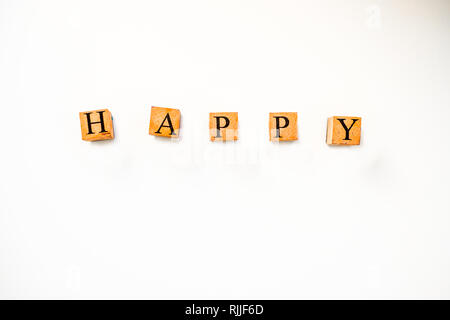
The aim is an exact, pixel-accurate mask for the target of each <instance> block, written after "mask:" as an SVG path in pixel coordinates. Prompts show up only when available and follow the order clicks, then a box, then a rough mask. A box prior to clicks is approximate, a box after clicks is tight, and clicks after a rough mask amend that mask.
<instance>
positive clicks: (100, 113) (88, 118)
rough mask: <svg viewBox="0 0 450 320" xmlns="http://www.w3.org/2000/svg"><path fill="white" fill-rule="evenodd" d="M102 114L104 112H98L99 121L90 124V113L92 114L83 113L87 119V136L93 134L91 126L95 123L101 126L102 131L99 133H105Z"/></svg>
mask: <svg viewBox="0 0 450 320" xmlns="http://www.w3.org/2000/svg"><path fill="white" fill-rule="evenodd" d="M103 112H105V111H98V114H99V115H100V121H95V122H92V121H91V113H92V112H86V113H85V115H86V118H87V124H88V129H89V131H88V133H87V134H94V133H93V132H92V125H93V124H96V123H100V125H101V126H102V130H101V131H100V133H101V132H107V131H106V130H105V123H104V121H103Z"/></svg>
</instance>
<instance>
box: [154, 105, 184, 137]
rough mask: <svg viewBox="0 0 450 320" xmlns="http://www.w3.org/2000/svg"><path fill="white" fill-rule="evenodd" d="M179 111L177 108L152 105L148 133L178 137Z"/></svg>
mask: <svg viewBox="0 0 450 320" xmlns="http://www.w3.org/2000/svg"><path fill="white" fill-rule="evenodd" d="M180 119H181V112H180V110H178V109H171V108H160V107H152V111H151V115H150V128H149V131H148V133H149V134H151V135H154V136H159V137H168V138H178V134H179V131H180Z"/></svg>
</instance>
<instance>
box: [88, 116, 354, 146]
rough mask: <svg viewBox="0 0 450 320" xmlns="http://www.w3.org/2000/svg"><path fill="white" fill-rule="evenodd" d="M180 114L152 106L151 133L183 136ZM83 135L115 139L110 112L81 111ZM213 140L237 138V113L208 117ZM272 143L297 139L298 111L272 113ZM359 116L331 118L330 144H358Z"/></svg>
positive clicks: (270, 117)
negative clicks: (180, 134) (181, 133)
mask: <svg viewBox="0 0 450 320" xmlns="http://www.w3.org/2000/svg"><path fill="white" fill-rule="evenodd" d="M180 119H181V112H180V110H178V109H172V108H160V107H152V110H151V115H150V128H149V134H151V135H154V136H160V137H168V138H177V137H178V136H179V133H180ZM80 123H81V136H82V139H83V140H86V141H98V140H109V139H114V128H113V121H112V116H111V112H109V110H108V109H101V110H94V111H86V112H80ZM209 129H210V130H209V131H210V139H211V141H234V140H237V139H238V113H237V112H214V113H210V114H209ZM269 139H270V141H293V140H297V139H298V128H297V112H274V113H269ZM360 140H361V118H360V117H330V118H328V127H327V139H326V142H327V143H328V144H330V145H359V143H360Z"/></svg>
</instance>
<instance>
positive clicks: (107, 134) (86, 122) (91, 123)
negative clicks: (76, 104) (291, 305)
mask: <svg viewBox="0 0 450 320" xmlns="http://www.w3.org/2000/svg"><path fill="white" fill-rule="evenodd" d="M80 124H81V139H83V140H85V141H98V140H110V139H114V128H113V122H112V116H111V112H109V110H108V109H100V110H94V111H86V112H80Z"/></svg>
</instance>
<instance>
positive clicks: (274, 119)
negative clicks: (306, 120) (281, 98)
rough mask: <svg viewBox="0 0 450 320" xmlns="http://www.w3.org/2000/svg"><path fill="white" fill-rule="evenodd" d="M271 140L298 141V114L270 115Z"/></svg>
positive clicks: (281, 113)
mask: <svg viewBox="0 0 450 320" xmlns="http://www.w3.org/2000/svg"><path fill="white" fill-rule="evenodd" d="M269 139H270V141H293V140H297V139H298V128H297V112H278V113H272V112H271V113H269Z"/></svg>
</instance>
